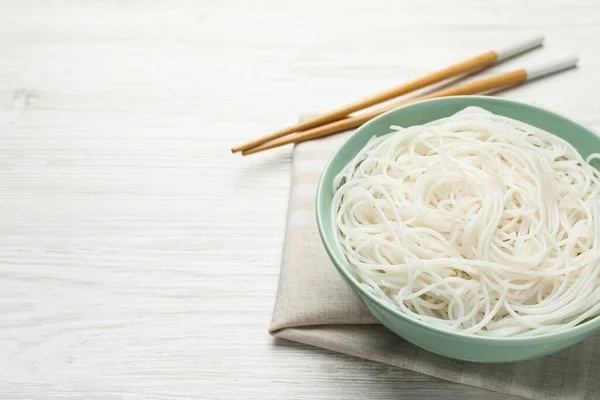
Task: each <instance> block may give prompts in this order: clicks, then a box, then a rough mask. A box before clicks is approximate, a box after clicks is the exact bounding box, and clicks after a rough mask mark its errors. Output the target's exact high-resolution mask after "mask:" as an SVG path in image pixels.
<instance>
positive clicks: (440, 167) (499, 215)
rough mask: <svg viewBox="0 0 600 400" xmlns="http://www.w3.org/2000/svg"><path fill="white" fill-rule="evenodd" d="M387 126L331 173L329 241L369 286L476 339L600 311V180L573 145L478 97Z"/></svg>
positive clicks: (554, 325)
mask: <svg viewBox="0 0 600 400" xmlns="http://www.w3.org/2000/svg"><path fill="white" fill-rule="evenodd" d="M391 129H392V130H393V132H392V133H389V134H387V135H384V136H380V137H376V138H373V139H372V140H371V141H370V142H369V143H368V144H367V145H366V146H365V147H364V149H363V150H362V151H361V152H360V153H359V154H358V155H357V156H356V157H355V158H354V159H353V160H352V161H351V162H350V163H349V164H348V165H347V166H346V167H345V168H344V170H343V171H342V172H341V173H340V174H339V175H338V176H337V177H336V179H335V182H334V186H335V188H334V189H335V192H336V193H335V197H334V202H333V211H334V215H336V220H335V222H334V223H335V226H336V230H337V232H338V238H339V243H340V245H341V247H342V250H343V253H344V254H345V256H346V258H347V259H348V261H349V264H350V268H351V270H352V273H353V274H354V275H355V276H356V277H357V278H358V280H359V281H360V282H361V285H362V286H363V287H364V289H365V290H366V291H369V292H371V293H372V294H374V295H375V296H377V297H379V298H381V299H383V300H384V301H386V302H388V303H389V304H390V305H392V306H393V307H395V308H397V309H398V310H399V311H400V312H401V313H403V314H406V315H408V316H411V317H414V318H416V319H419V320H421V321H423V322H425V323H428V324H432V325H436V326H439V327H444V328H445V329H448V330H453V331H460V332H463V333H468V334H476V335H483V336H495V337H505V336H520V337H523V336H533V335H541V334H546V333H553V332H559V331H563V330H566V329H568V328H571V327H573V326H575V325H577V324H580V323H581V322H583V321H585V320H587V319H589V318H592V317H594V316H596V315H598V314H600V268H599V266H598V264H599V261H600V219H599V211H600V209H599V207H600V201H599V200H600V196H599V191H600V179H599V175H598V173H597V171H596V170H595V169H594V168H592V167H591V166H590V165H589V164H588V163H587V162H586V160H584V159H583V158H582V157H581V156H580V155H579V153H577V151H576V150H575V149H574V148H573V146H571V145H570V144H569V143H567V142H565V141H564V140H562V139H560V138H558V137H556V136H554V135H551V134H550V133H548V132H545V131H543V130H540V129H538V128H535V127H533V126H530V125H528V124H525V123H523V122H520V121H516V120H513V119H510V118H506V117H503V116H499V115H495V114H492V113H490V112H488V111H486V110H483V109H481V108H475V107H469V108H467V109H464V110H463V111H461V112H459V113H457V114H455V115H453V116H451V117H448V118H443V119H440V120H437V121H433V122H431V123H428V124H425V125H422V126H412V127H408V128H402V127H398V126H392V127H391ZM594 157H595V156H591V157H590V160H591V159H593V158H594Z"/></svg>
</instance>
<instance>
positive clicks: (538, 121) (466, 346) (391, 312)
mask: <svg viewBox="0 0 600 400" xmlns="http://www.w3.org/2000/svg"><path fill="white" fill-rule="evenodd" d="M468 106H478V107H482V108H484V109H486V110H488V111H491V112H493V113H494V114H499V115H504V116H506V117H510V118H514V119H517V120H521V121H523V122H526V123H528V124H530V125H533V126H536V127H538V128H541V129H544V130H546V131H548V132H550V133H552V134H554V135H556V136H559V137H561V138H563V139H565V140H566V141H568V142H569V143H571V144H572V145H573V146H574V147H575V148H576V149H577V151H578V152H579V153H580V154H581V155H582V156H583V157H584V158H585V157H587V156H588V155H589V154H590V153H595V152H600V137H598V136H597V134H596V133H594V132H593V131H592V130H590V129H588V128H586V127H584V126H582V125H580V124H578V123H576V122H574V121H572V120H570V119H568V118H565V117H563V116H561V115H559V114H556V113H554V112H551V111H548V110H544V109H543V108H539V107H536V106H533V105H529V104H524V103H520V102H516V101H511V100H506V99H501V98H494V97H485V96H457V97H446V98H438V99H433V100H427V101H422V102H418V103H413V104H410V105H407V106H404V107H400V108H397V109H394V110H392V111H389V112H387V113H385V114H382V115H380V116H379V117H377V118H375V119H373V120H371V121H369V122H367V123H366V124H364V125H363V126H361V127H360V128H358V129H357V130H356V132H355V133H354V134H353V135H352V136H351V137H350V138H349V139H348V140H346V142H344V143H343V144H342V145H341V147H339V148H338V150H337V151H336V152H335V153H334V155H333V156H332V157H331V159H330V160H329V162H328V163H327V165H326V167H325V170H324V171H323V174H322V176H321V180H320V182H319V186H318V189H317V198H316V212H317V225H318V227H319V233H320V235H321V240H322V241H323V244H324V246H325V249H326V250H327V253H328V254H329V257H330V258H331V260H332V261H333V264H334V265H335V267H336V268H337V270H338V272H339V273H340V275H341V276H342V277H343V278H344V280H345V281H346V282H347V283H348V284H349V285H350V287H351V288H352V289H353V290H354V292H356V294H357V295H358V296H359V297H360V299H361V300H362V302H363V304H364V305H365V307H366V308H367V309H368V310H369V312H370V313H371V314H373V316H374V317H375V318H377V320H379V321H380V322H381V323H382V324H383V325H384V326H386V327H387V328H388V329H389V330H391V331H392V332H394V333H395V334H397V335H398V336H400V337H402V338H404V339H406V340H407V341H409V342H411V343H413V344H415V345H417V346H419V347H421V348H423V349H425V350H428V351H431V352H433V353H437V354H440V355H442V356H446V357H451V358H455V359H459V360H467V361H475V362H512V361H520V360H527V359H532V358H536V357H540V356H543V355H546V354H550V353H554V352H556V351H559V350H561V349H564V348H566V347H568V346H571V345H574V344H575V343H578V342H580V341H581V340H583V339H584V338H585V337H587V336H589V335H591V334H593V333H594V332H595V331H596V330H597V329H598V328H600V317H596V318H593V319H591V320H588V321H587V322H584V323H582V324H580V325H577V326H575V327H573V328H571V329H569V330H566V331H563V332H558V333H551V334H545V335H539V336H533V337H522V338H519V337H514V338H511V337H507V338H492V337H483V336H476V335H472V334H464V333H460V332H451V331H448V330H445V329H444V328H440V327H436V326H432V325H430V324H427V323H426V322H422V321H419V320H417V319H415V318H413V317H410V316H407V315H404V314H402V313H401V312H399V311H398V310H397V309H395V308H394V307H392V306H391V305H389V304H387V303H386V302H385V301H383V300H381V299H379V298H378V297H376V296H374V295H373V294H371V293H369V292H367V291H365V290H364V289H362V288H361V286H360V284H359V281H358V280H357V279H356V278H355V277H354V276H353V275H352V274H351V272H350V270H349V264H348V261H347V260H346V258H345V256H344V254H343V253H342V249H341V246H340V245H339V244H338V241H337V237H336V230H335V227H334V218H333V212H332V211H333V210H332V200H333V195H334V190H333V179H334V177H335V176H336V175H337V174H338V173H339V172H340V171H341V170H342V169H343V168H344V167H345V166H346V165H347V164H348V163H349V162H350V161H351V160H352V159H353V158H354V156H355V155H356V154H357V153H358V152H359V151H360V150H361V149H362V148H363V147H364V146H365V145H366V143H367V141H368V140H369V139H370V138H371V137H373V136H379V135H382V134H385V133H388V132H390V129H389V127H390V125H400V126H405V127H407V126H412V125H421V124H424V123H427V122H430V121H433V120H436V119H439V118H443V117H448V116H450V115H452V114H454V113H456V112H458V111H460V110H462V109H464V108H465V107H468Z"/></svg>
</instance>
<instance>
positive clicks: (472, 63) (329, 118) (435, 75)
mask: <svg viewBox="0 0 600 400" xmlns="http://www.w3.org/2000/svg"><path fill="white" fill-rule="evenodd" d="M543 41H544V37H543V36H536V37H534V38H531V39H529V40H525V41H523V42H520V43H517V44H515V45H512V46H509V47H506V48H504V49H500V50H490V51H488V52H485V53H482V54H479V55H477V56H475V57H471V58H469V59H466V60H463V61H461V62H459V63H457V64H453V65H450V66H448V67H446V68H443V69H440V70H438V71H435V72H432V73H430V74H427V75H424V76H421V77H419V78H416V79H413V80H412V81H408V82H406V83H403V84H401V85H398V86H395V87H393V88H391V89H387V90H384V91H382V92H379V93H376V94H374V95H372V96H369V97H366V98H364V99H362V100H359V101H356V102H354V103H350V104H347V105H345V106H342V107H340V108H337V109H335V110H333V111H329V112H327V113H325V114H322V115H319V116H317V117H314V118H312V119H309V120H306V121H303V122H301V123H298V124H296V125H292V126H289V127H287V128H284V129H282V130H279V131H277V132H274V133H271V134H269V135H266V136H263V137H261V138H258V139H255V140H251V141H249V142H247V143H244V144H242V145H240V146H237V147H233V148H232V149H231V152H232V153H237V152H239V151H244V150H248V149H250V148H252V147H256V146H259V145H261V144H263V143H266V142H268V141H270V140H274V139H277V138H280V137H282V136H285V135H288V134H290V133H294V132H298V131H303V130H307V129H311V128H315V127H317V126H320V125H324V124H327V123H330V122H333V121H337V120H339V119H341V118H343V117H345V116H347V115H348V114H351V113H353V112H355V111H360V110H363V109H365V108H367V107H370V106H373V105H375V104H379V103H382V102H384V101H387V100H390V99H393V98H394V97H398V96H401V95H404V94H407V93H410V92H413V91H415V90H418V89H422V88H424V87H426V86H429V85H433V84H434V83H438V82H441V81H443V80H446V79H449V78H452V77H455V76H457V75H461V74H464V73H467V72H472V71H475V70H478V69H482V68H486V67H489V66H491V65H493V64H496V63H498V62H500V61H504V60H506V59H508V58H511V57H514V56H516V55H518V54H522V53H524V52H526V51H529V50H532V49H534V48H536V47H539V46H541V45H542V43H543Z"/></svg>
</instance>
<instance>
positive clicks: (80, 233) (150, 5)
mask: <svg viewBox="0 0 600 400" xmlns="http://www.w3.org/2000/svg"><path fill="white" fill-rule="evenodd" d="M0 3H1V9H2V12H1V13H0V41H1V45H0V398H7V399H8V398H10V399H38V398H40V399H41V398H44V399H81V398H86V399H184V398H189V399H192V398H199V399H230V398H235V399H284V398H285V399H337V398H340V399H342V398H343V399H363V398H370V399H390V398H395V399H398V398H401V399H429V398H432V397H436V396H437V398H453V399H461V398H486V399H505V398H507V397H506V396H505V395H502V394H498V393H493V392H488V391H484V390H481V389H476V388H471V387H466V386H461V385H458V384H453V383H448V382H444V381H441V380H436V379H432V378H429V377H426V376H421V375H418V374H416V373H412V372H407V371H403V370H400V369H396V368H391V367H388V366H385V365H379V364H376V363H372V362H368V361H365V360H360V359H355V358H351V357H347V356H343V355H339V354H334V353H331V352H327V351H323V350H319V349H315V348H310V347H306V346H302V345H298V344H293V343H289V342H286V341H278V340H274V339H272V338H271V337H269V335H268V334H267V327H268V325H269V320H270V315H271V311H272V307H273V301H274V295H275V291H276V287H277V276H278V271H279V261H280V257H281V248H282V241H283V232H284V228H285V215H286V207H287V200H288V192H289V178H290V165H291V149H290V148H284V149H281V150H278V151H273V152H270V153H266V154H264V155H259V156H253V157H247V158H242V157H239V156H237V155H236V156H233V155H231V154H230V152H229V148H230V147H231V146H232V145H233V144H238V143H240V142H242V141H244V140H246V139H250V138H253V137H256V136H258V135H262V134H265V133H268V132H269V131H272V130H275V129H277V128H279V127H281V126H284V125H286V124H289V123H292V122H294V121H295V120H296V119H297V117H298V115H299V114H301V113H304V112H316V111H319V110H326V109H329V108H332V107H334V106H337V105H340V104H342V103H345V102H347V101H349V100H353V99H356V98H359V97H360V96H362V95H365V94H369V93H372V92H374V91H376V90H379V89H383V88H387V87H390V86H392V85H394V84H397V83H398V82H401V81H402V80H405V79H408V78H412V77H415V76H417V75H418V74H420V73H422V72H425V71H429V70H432V69H434V68H436V67H439V66H442V65H446V64H449V63H452V62H454V61H457V60H460V59H462V58H465V57H467V56H470V55H473V54H477V53H479V52H482V51H485V50H488V49H490V48H493V47H494V46H501V45H504V44H509V43H511V42H514V41H517V40H519V39H522V38H527V37H529V36H531V35H535V34H537V33H544V34H546V38H547V41H546V43H547V47H546V48H544V49H543V50H539V51H536V52H533V53H531V54H529V55H527V56H526V57H523V58H519V59H517V60H513V61H511V62H510V63H507V64H506V65H503V66H502V67H501V68H505V69H506V68H511V67H512V66H521V65H531V63H534V62H536V61H538V60H542V59H544V58H548V57H551V56H560V55H564V54H567V53H571V52H577V53H578V54H579V55H580V56H581V64H580V68H578V69H577V70H573V71H570V72H566V73H563V74H560V75H556V76H554V77H552V78H549V79H546V80H540V81H537V82H534V83H531V84H528V85H527V86H523V87H520V88H518V89H513V90H510V91H507V92H504V93H502V95H504V96H507V97H511V98H522V99H529V100H532V101H535V102H538V103H542V104H544V105H546V106H547V107H548V108H551V109H555V110H558V111H560V112H563V113H566V114H568V115H570V116H572V117H573V118H575V119H577V120H579V121H582V122H584V123H586V124H588V125H590V126H592V127H594V126H595V127H596V128H600V114H599V113H598V112H597V111H598V106H599V102H600V94H599V93H600V72H599V71H600V68H599V67H600V52H598V43H599V42H600V2H599V1H597V0H571V1H569V2H563V1H562V0H544V1H522V0H503V1H494V2H480V1H477V0H455V1H453V2H451V5H450V3H448V5H447V6H442V7H440V6H439V5H440V4H445V3H443V2H438V1H435V0H402V1H398V0H360V1H352V2H350V1H341V0H329V1H322V0H301V1H297V0H292V1H286V2H281V1H277V0H252V1H250V0H248V1H245V0H230V1H209V0H201V1H188V2H186V1H166V0H164V1H158V0H154V1H151V0H146V1H131V0H130V1H99V0H97V1H92V0H88V1H75V0H65V1H61V2H49V1H45V0H37V1H34V0H23V1H18V2H17V1H12V0H1V1H0Z"/></svg>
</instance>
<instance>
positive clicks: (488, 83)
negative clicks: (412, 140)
mask: <svg viewBox="0 0 600 400" xmlns="http://www.w3.org/2000/svg"><path fill="white" fill-rule="evenodd" d="M575 65H577V57H575V56H571V57H565V58H563V59H559V60H556V61H554V62H551V63H547V64H544V65H541V66H537V67H534V68H528V69H525V68H522V69H518V70H515V71H510V72H504V73H501V74H497V75H493V76H490V77H488V78H483V79H480V80H477V81H473V82H469V83H465V84H463V85H459V86H456V87H452V88H449V89H445V90H440V91H437V92H434V93H430V94H427V95H425V96H421V97H418V98H415V99H410V100H407V101H403V102H401V103H397V104H392V105H389V106H387V107H383V108H380V109H377V110H374V111H371V112H367V113H365V114H362V115H359V116H356V117H349V118H345V119H342V120H340V121H336V122H333V123H330V124H327V125H323V126H320V127H318V128H314V129H310V130H306V131H303V132H299V133H297V134H295V135H290V136H288V137H285V138H279V139H276V140H272V141H270V142H267V143H264V144H262V145H260V146H257V147H254V148H251V149H248V150H246V151H243V152H242V155H249V154H254V153H258V152H261V151H264V150H269V149H273V148H275V147H279V146H283V145H286V144H289V143H300V142H304V141H306V140H310V139H316V138H320V137H324V136H328V135H331V134H333V133H337V132H341V131H344V130H347V129H351V128H356V127H357V126H360V125H362V124H363V123H365V122H367V121H369V120H370V119H372V118H374V117H376V116H378V115H380V114H383V113H384V112H386V111H389V110H392V109H394V108H397V107H400V106H403V105H406V104H410V103H414V102H417V101H422V100H427V99H433V98H436V97H447V96H458V95H469V94H475V93H481V92H485V91H488V90H491V89H497V88H500V87H504V86H509V85H515V84H518V83H522V82H525V81H528V80H533V79H537V78H541V77H543V76H546V75H550V74H553V73H555V72H559V71H562V70H565V69H568V68H572V67H574V66H575Z"/></svg>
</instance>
